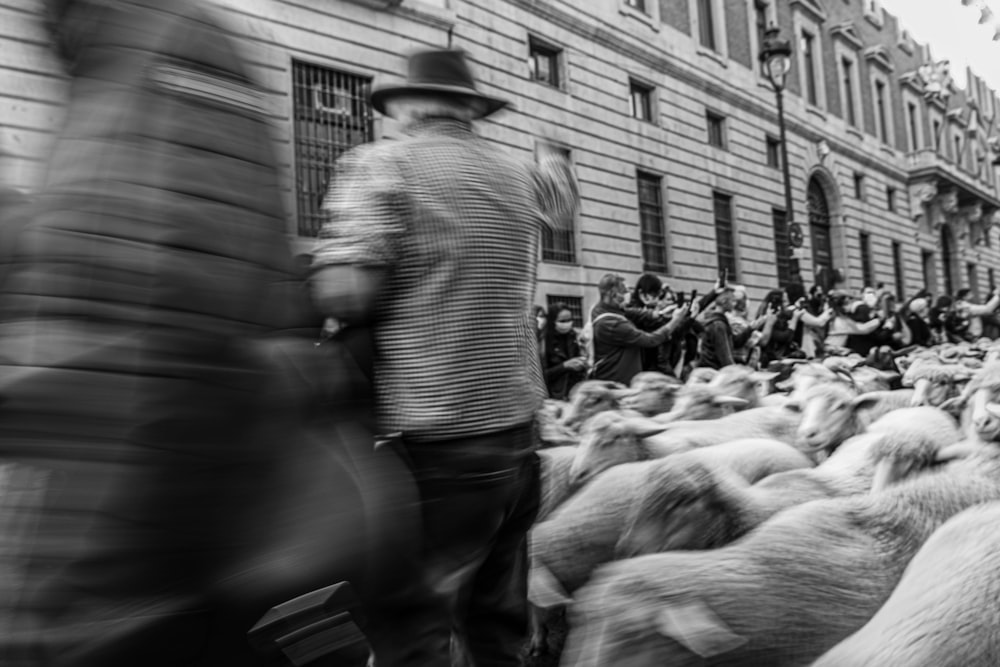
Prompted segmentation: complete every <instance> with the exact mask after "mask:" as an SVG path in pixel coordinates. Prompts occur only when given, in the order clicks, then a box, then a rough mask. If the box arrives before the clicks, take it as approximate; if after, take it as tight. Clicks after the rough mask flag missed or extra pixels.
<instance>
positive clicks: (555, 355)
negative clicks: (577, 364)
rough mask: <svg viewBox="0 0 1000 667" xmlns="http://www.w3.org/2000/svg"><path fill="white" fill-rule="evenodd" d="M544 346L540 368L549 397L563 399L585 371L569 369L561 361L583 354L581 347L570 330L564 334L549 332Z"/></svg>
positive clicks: (583, 375)
mask: <svg viewBox="0 0 1000 667" xmlns="http://www.w3.org/2000/svg"><path fill="white" fill-rule="evenodd" d="M546 348H547V349H546V350H545V360H544V361H545V363H544V364H542V369H543V371H544V373H545V385H546V388H547V389H548V393H549V398H554V399H557V400H560V401H564V400H566V398H567V397H568V396H569V392H570V390H571V389H572V388H573V387H574V386H576V384H577V383H578V382H580V381H581V380H583V379H584V377H585V375H586V373H585V372H584V371H571V370H569V369H568V368H566V367H565V366H563V362H565V361H567V360H569V359H574V358H576V357H580V356H583V355H584V352H583V349H582V348H581V347H580V343H579V341H578V340H577V334H576V332H575V331H572V330H571V331H569V332H568V333H564V334H561V333H558V332H555V331H553V332H551V333H550V334H549V335H548V336H547V341H546Z"/></svg>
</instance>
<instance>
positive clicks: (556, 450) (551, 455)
mask: <svg viewBox="0 0 1000 667" xmlns="http://www.w3.org/2000/svg"><path fill="white" fill-rule="evenodd" d="M537 453H538V458H539V461H540V464H541V472H540V479H541V501H540V503H539V506H538V516H536V517H535V521H536V522H539V521H544V520H545V518H546V517H548V516H549V515H550V514H552V511H553V510H554V509H556V508H557V507H559V505H561V504H562V503H563V502H564V501H565V500H566V499H567V498H569V497H570V496H571V495H573V493H574V492H575V491H576V488H577V487H576V486H575V485H573V484H571V483H570V477H569V468H570V466H571V465H572V464H573V459H574V458H575V457H576V447H574V446H572V445H565V446H562V447H549V448H547V449H540V450H538V452H537Z"/></svg>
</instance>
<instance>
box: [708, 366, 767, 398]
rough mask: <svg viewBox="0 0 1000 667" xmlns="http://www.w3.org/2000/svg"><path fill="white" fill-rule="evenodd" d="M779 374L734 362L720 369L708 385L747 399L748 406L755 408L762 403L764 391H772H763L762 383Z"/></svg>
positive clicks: (726, 394) (719, 390)
mask: <svg viewBox="0 0 1000 667" xmlns="http://www.w3.org/2000/svg"><path fill="white" fill-rule="evenodd" d="M777 375H778V374H777V373H768V372H766V371H755V370H753V369H752V368H749V367H748V366H740V365H737V364H734V365H731V366H726V367H724V368H722V369H720V370H719V372H718V374H717V375H716V376H715V377H714V378H712V380H711V381H710V382H709V383H708V386H709V387H712V388H714V389H716V390H717V391H718V392H719V394H720V395H723V396H736V397H738V398H742V399H745V400H746V402H747V404H746V407H748V408H753V407H757V406H758V405H759V404H760V396H761V394H762V393H770V392H769V391H767V392H765V391H762V390H761V388H760V385H762V384H767V383H769V382H771V381H773V380H774V378H775V377H777Z"/></svg>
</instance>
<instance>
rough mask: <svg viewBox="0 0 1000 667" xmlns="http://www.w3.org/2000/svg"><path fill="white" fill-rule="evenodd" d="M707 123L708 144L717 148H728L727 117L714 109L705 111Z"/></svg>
mask: <svg viewBox="0 0 1000 667" xmlns="http://www.w3.org/2000/svg"><path fill="white" fill-rule="evenodd" d="M705 123H706V125H707V126H708V144H709V145H710V146H716V147H717V148H722V149H725V148H726V117H725V116H720V115H719V114H717V113H714V112H712V111H708V110H706V111H705Z"/></svg>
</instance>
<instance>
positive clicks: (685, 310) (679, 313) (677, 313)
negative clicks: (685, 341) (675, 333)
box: [670, 303, 691, 324]
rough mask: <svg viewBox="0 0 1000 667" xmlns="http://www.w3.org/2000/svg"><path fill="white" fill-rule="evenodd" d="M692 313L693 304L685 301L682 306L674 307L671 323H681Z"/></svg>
mask: <svg viewBox="0 0 1000 667" xmlns="http://www.w3.org/2000/svg"><path fill="white" fill-rule="evenodd" d="M690 313H691V304H690V303H685V304H684V305H683V306H681V307H680V308H676V309H674V316H673V317H671V318H670V323H671V324H676V323H679V322H681V321H682V320H683V319H684V318H686V317H687V316H688V315H689V314H690Z"/></svg>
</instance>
